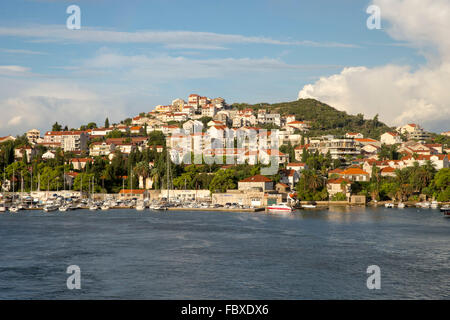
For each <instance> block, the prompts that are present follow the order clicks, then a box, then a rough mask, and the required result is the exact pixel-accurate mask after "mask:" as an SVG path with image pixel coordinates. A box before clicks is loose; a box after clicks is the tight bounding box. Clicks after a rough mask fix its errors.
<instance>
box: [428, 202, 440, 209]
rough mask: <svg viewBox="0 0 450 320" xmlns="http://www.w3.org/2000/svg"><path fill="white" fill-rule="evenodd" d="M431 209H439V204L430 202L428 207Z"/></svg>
mask: <svg viewBox="0 0 450 320" xmlns="http://www.w3.org/2000/svg"><path fill="white" fill-rule="evenodd" d="M430 207H431V209H437V208H439V203H438V202H437V201H432V202H431V205H430Z"/></svg>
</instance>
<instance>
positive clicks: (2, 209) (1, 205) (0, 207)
mask: <svg viewBox="0 0 450 320" xmlns="http://www.w3.org/2000/svg"><path fill="white" fill-rule="evenodd" d="M2 212H6V206H5V204H4V203H0V213H2Z"/></svg>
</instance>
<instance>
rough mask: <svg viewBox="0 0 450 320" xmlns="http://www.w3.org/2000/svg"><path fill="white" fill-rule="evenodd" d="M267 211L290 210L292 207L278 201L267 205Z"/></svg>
mask: <svg viewBox="0 0 450 320" xmlns="http://www.w3.org/2000/svg"><path fill="white" fill-rule="evenodd" d="M267 210H268V211H269V212H278V213H279V212H292V208H291V207H289V206H288V205H287V204H286V203H279V204H274V205H270V206H268V207H267Z"/></svg>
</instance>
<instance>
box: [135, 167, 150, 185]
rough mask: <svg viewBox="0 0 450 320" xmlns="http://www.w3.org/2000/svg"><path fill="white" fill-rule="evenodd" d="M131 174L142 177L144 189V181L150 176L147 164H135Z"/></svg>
mask: <svg viewBox="0 0 450 320" xmlns="http://www.w3.org/2000/svg"><path fill="white" fill-rule="evenodd" d="M133 173H134V174H135V175H136V176H137V177H142V179H143V181H144V188H145V181H146V180H147V178H148V177H149V176H150V167H149V165H148V162H146V161H141V162H138V163H137V164H136V166H135V167H134V168H133Z"/></svg>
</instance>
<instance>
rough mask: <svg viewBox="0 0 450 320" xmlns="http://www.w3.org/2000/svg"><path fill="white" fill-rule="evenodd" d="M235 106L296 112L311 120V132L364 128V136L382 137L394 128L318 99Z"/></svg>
mask: <svg viewBox="0 0 450 320" xmlns="http://www.w3.org/2000/svg"><path fill="white" fill-rule="evenodd" d="M234 106H235V107H237V108H239V109H243V108H252V109H254V110H258V109H261V108H265V109H267V110H268V111H271V112H274V113H280V114H281V115H287V114H293V115H295V116H296V119H297V120H300V121H310V122H311V130H310V131H309V133H308V135H309V136H315V135H324V134H334V135H343V134H345V133H346V132H361V133H362V134H364V137H367V138H374V139H379V138H380V135H381V134H383V133H384V132H386V131H390V130H392V128H390V127H388V126H387V125H386V124H384V123H382V122H380V121H378V116H375V117H374V118H373V119H369V120H368V119H364V115H363V114H357V115H350V114H347V113H346V112H345V111H338V110H336V109H335V108H333V107H331V106H329V105H327V104H325V103H322V102H320V101H317V100H314V99H299V100H296V101H291V102H280V103H274V104H267V103H258V104H254V105H250V104H246V103H240V104H234Z"/></svg>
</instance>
